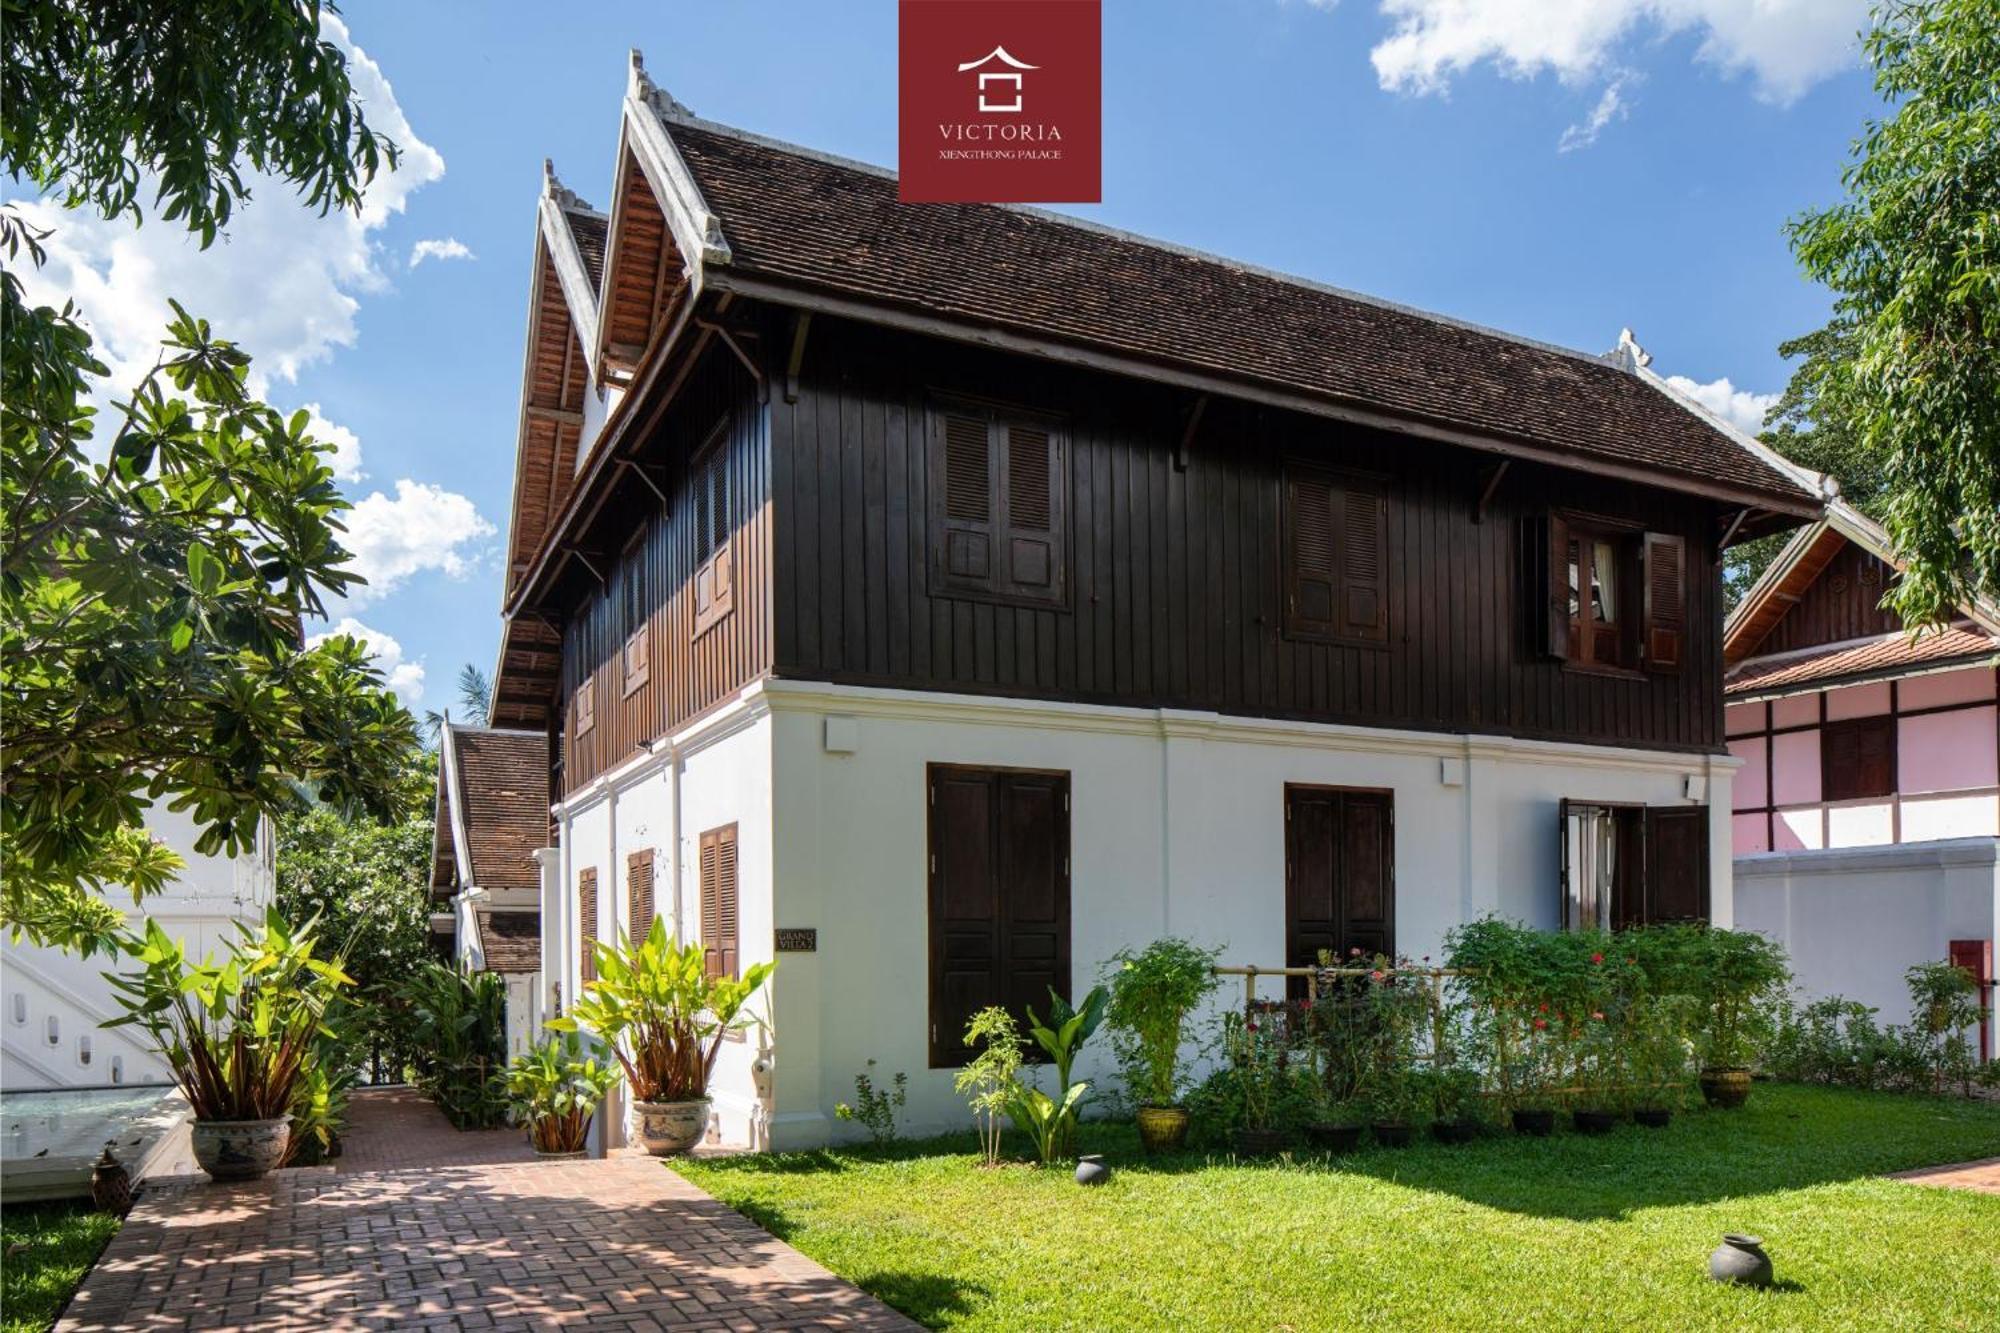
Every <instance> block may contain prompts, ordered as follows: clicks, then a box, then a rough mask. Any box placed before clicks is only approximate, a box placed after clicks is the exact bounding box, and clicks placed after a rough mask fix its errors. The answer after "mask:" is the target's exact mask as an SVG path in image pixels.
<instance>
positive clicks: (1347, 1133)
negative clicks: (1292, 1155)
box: [1306, 1125, 1361, 1155]
mask: <svg viewBox="0 0 2000 1333" xmlns="http://www.w3.org/2000/svg"><path fill="white" fill-rule="evenodd" d="M1306 1140H1307V1142H1309V1143H1311V1144H1312V1146H1313V1147H1315V1148H1319V1149H1323V1150H1324V1151H1326V1152H1330V1153H1334V1154H1336V1155H1339V1154H1345V1153H1351V1152H1353V1151H1354V1150H1355V1148H1357V1147H1359V1146H1360V1143H1361V1126H1359V1125H1307V1126H1306Z"/></svg>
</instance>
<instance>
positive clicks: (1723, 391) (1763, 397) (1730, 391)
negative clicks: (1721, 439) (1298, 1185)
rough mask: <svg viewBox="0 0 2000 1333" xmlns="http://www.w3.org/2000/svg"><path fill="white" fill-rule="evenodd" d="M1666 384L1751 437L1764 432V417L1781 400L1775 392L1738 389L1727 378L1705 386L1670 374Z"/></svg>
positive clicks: (1713, 381) (1681, 376) (1724, 377)
mask: <svg viewBox="0 0 2000 1333" xmlns="http://www.w3.org/2000/svg"><path fill="white" fill-rule="evenodd" d="M1667 383H1669V384H1671V385H1673V386H1674V387H1675V388H1676V389H1679V390H1680V391H1681V392H1682V393H1684V394H1686V395H1687V396H1688V397H1690V398H1692V399H1694V400H1695V401H1696V402H1698V403H1700V404H1701V405H1702V406H1703V407H1705V408H1707V409H1708V410H1709V411H1711V412H1713V413H1715V415H1717V416H1719V417H1721V418H1722V419H1723V420H1724V421H1727V422H1729V423H1730V424H1731V425H1733V426H1735V427H1736V428H1737V429H1738V430H1741V431H1744V432H1746V433H1748V434H1751V435H1755V434H1756V433H1757V432H1759V431H1761V430H1763V429H1764V414H1765V413H1766V412H1768V411H1770V410H1771V408H1772V406H1773V405H1774V404H1776V403H1777V401H1778V395H1777V394H1775V393H1751V392H1750V391H1749V390H1747V389H1739V388H1737V387H1736V386H1735V385H1734V384H1731V383H1730V382H1729V376H1727V375H1724V376H1723V377H1722V378H1721V379H1719V380H1710V381H1709V382H1708V383H1706V384H1699V383H1697V382H1695V381H1694V380H1691V379H1689V378H1688V377H1687V376H1685V375H1669V376H1667Z"/></svg>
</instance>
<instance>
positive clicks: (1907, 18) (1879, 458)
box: [1781, 0, 2000, 625]
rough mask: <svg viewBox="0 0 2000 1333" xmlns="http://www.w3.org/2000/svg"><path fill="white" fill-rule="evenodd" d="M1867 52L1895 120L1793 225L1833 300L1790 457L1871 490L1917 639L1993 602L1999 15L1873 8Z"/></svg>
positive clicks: (1895, 593)
mask: <svg viewBox="0 0 2000 1333" xmlns="http://www.w3.org/2000/svg"><path fill="white" fill-rule="evenodd" d="M1865 43H1866V48H1867V52H1868V58H1869V62H1870V63H1871V64H1872V65H1873V67H1874V70H1875V86H1876V88H1877V89H1878V90H1879V91H1880V92H1881V94H1882V96H1883V98H1884V99H1885V100H1886V101H1888V102H1889V103H1890V104H1891V106H1892V107H1893V112H1892V113H1891V114H1890V115H1889V116H1888V117H1887V118H1886V119H1883V120H1876V121H1870V122H1869V123H1868V125H1867V126H1866V128H1865V130H1864V132H1863V134H1862V137H1861V139H1860V140H1859V141H1858V142H1857V143H1856V144H1855V148H1854V160H1853V161H1852V162H1851V163H1850V165H1849V166H1848V168H1847V170H1846V171H1845V172H1844V173H1843V175H1842V182H1843V184H1844V185H1845V187H1846V190H1847V198H1846V199H1845V200H1844V201H1843V202H1841V203H1839V204H1836V205H1834V206H1832V207H1830V208H1826V209H1820V210H1816V211H1813V212H1809V213H1807V214H1805V215H1804V216H1802V217H1800V218H1798V219H1796V220H1795V221H1794V222H1793V223H1792V224H1791V228H1790V231H1791V239H1792V246H1793V249H1794V251H1795V252H1796V253H1797V255H1798V257H1799V259H1800V260H1801V262H1802V263H1803V264H1804V265H1805V268H1806V271H1807V272H1808V273H1810V274H1811V275H1812V276H1813V277H1814V278H1815V279H1817V280H1818V281H1821V282H1824V283H1825V284H1827V285H1828V286H1829V287H1831V288H1832V289H1833V291H1834V293H1835V299H1834V319H1833V321H1832V323H1831V324H1829V325H1828V326H1827V328H1825V329H1823V330H1821V331H1820V332H1819V333H1818V334H1814V335H1810V336H1809V338H1808V339H1806V340H1802V341H1804V342H1813V341H1814V340H1815V339H1816V340H1818V341H1817V342H1816V343H1815V345H1813V346H1810V347H1806V348H1805V349H1804V352H1805V356H1806V360H1805V362H1804V364H1803V365H1802V366H1801V367H1800V372H1799V374H1800V376H1803V377H1804V381H1803V383H1801V381H1800V379H1799V378H1798V377H1795V378H1794V381H1793V388H1794V390H1796V391H1797V393H1796V401H1797V402H1798V403H1799V405H1800V410H1801V411H1802V412H1804V413H1805V414H1806V416H1805V418H1804V419H1805V420H1807V421H1808V422H1809V423H1810V425H1809V427H1808V429H1807V430H1806V432H1805V433H1804V435H1803V436H1795V437H1794V438H1793V439H1792V440H1790V441H1789V442H1788V443H1790V444H1791V445H1793V446H1794V447H1806V448H1808V449H1809V450H1812V451H1818V453H1819V455H1820V456H1821V457H1824V458H1825V459H1827V460H1828V461H1829V462H1833V463H1834V464H1835V467H1834V471H1835V473H1836V475H1841V476H1842V477H1843V480H1844V481H1849V480H1850V478H1849V477H1848V476H1847V475H1844V474H1843V472H1842V467H1843V466H1845V467H1846V468H1848V469H1849V470H1850V471H1851V472H1852V473H1853V474H1854V475H1853V476H1852V478H1851V484H1853V485H1855V486H1856V488H1857V489H1858V490H1859V491H1860V492H1861V496H1860V497H1859V502H1861V503H1863V504H1864V506H1865V505H1866V504H1867V503H1868V499H1869V497H1868V492H1869V491H1870V489H1871V487H1873V486H1874V485H1876V484H1877V483H1878V480H1879V486H1880V515H1881V517H1882V519H1883V522H1884V525H1885V526H1886V527H1887V528H1888V530H1889V535H1890V537H1891V539H1892V540H1893V541H1894V542H1895V545H1896V548H1897V551H1898V552H1899V554H1900V555H1901V556H1902V557H1903V559H1904V560H1905V561H1906V562H1907V570H1906V572H1905V574H1904V576H1903V577H1902V578H1901V579H1899V580H1897V582H1896V583H1895V585H1894V586H1893V587H1892V588H1891V589H1890V590H1889V593H1888V596H1887V601H1888V603H1889V605H1891V606H1893V607H1894V608H1895V610H1896V611H1897V612H1898V613H1899V614H1901V615H1902V617H1903V619H1904V620H1905V621H1906V622H1908V623H1910V624H1912V625H1916V624H1926V623H1932V622H1936V621H1939V620H1945V619H1949V618H1950V616H1951V615H1952V614H1953V608H1954V607H1955V606H1956V605H1958V604H1960V603H1962V602H1964V601H1967V600H1969V599H1970V598H1971V597H1972V595H1974V594H1975V593H1981V594H1987V595H1993V594H2000V9H1996V8H1995V6H1994V5H1993V3H1992V0H1881V3H1878V4H1877V6H1876V7H1875V9H1874V10H1873V12H1872V15H1871V19H1870V26H1869V30H1868V32H1867V34H1866V38H1865ZM1793 345H1794V346H1796V345H1797V344H1793ZM1792 396H1793V395H1788V397H1792ZM1781 433H1782V432H1781ZM1784 443H1787V442H1786V441H1782V440H1781V447H1783V444H1784ZM1857 446H1858V447H1857ZM1862 459H1865V460H1867V461H1866V463H1862V462H1861V460H1862ZM1801 461H1808V460H1806V459H1802V460H1801Z"/></svg>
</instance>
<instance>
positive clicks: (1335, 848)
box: [1285, 784, 1396, 994]
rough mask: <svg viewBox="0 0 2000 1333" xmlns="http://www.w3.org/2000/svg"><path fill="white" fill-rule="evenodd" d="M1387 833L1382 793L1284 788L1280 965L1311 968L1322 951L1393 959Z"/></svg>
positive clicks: (1391, 809) (1389, 817) (1388, 798)
mask: <svg viewBox="0 0 2000 1333" xmlns="http://www.w3.org/2000/svg"><path fill="white" fill-rule="evenodd" d="M1395 834H1396V821H1395V802H1394V797H1393V796H1392V795H1391V794H1390V793H1388V792H1385V791H1356V790H1350V789H1348V788H1344V787H1308V786H1301V785H1296V784H1288V785H1287V786H1286V787H1285V965H1286V966H1287V967H1311V966H1312V965H1313V964H1314V963H1316V962H1317V961H1318V960H1319V953H1320V950H1322V949H1326V950H1331V951H1332V952H1333V953H1334V954H1335V955H1337V956H1339V957H1342V958H1345V957H1347V956H1348V950H1350V949H1360V950H1361V951H1362V953H1364V954H1367V955H1374V954H1377V953H1385V954H1393V953H1395V951H1396V873H1395V872H1396V836H1395ZM1293 989H1295V990H1297V991H1298V992H1299V993H1300V994H1303V993H1304V987H1303V986H1298V987H1294V988H1293Z"/></svg>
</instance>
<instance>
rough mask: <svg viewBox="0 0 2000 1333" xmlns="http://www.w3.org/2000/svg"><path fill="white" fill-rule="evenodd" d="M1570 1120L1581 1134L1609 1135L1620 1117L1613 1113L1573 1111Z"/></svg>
mask: <svg viewBox="0 0 2000 1333" xmlns="http://www.w3.org/2000/svg"><path fill="white" fill-rule="evenodd" d="M1569 1118H1570V1123H1571V1124H1573V1125H1575V1126H1576V1132H1577V1133H1579V1134H1609V1133H1610V1132H1611V1127H1612V1126H1613V1125H1615V1124H1617V1123H1618V1116H1617V1114H1616V1113H1615V1112H1612V1111H1573V1112H1571V1113H1570V1117H1569Z"/></svg>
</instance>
